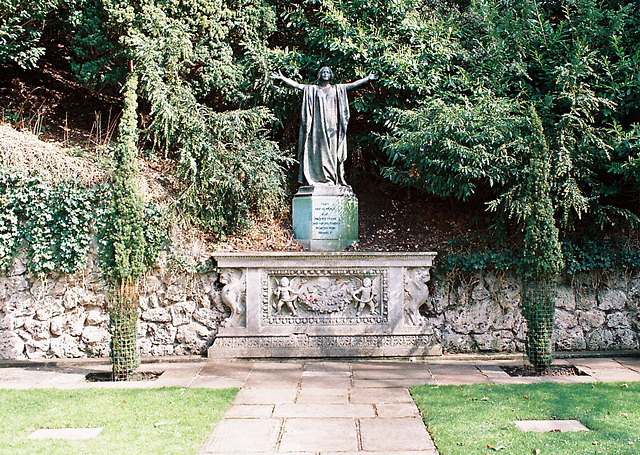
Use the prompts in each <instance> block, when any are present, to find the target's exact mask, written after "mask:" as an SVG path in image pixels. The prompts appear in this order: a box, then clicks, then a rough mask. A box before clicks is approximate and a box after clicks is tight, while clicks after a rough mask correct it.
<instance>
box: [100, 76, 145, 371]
mask: <svg viewBox="0 0 640 455" xmlns="http://www.w3.org/2000/svg"><path fill="white" fill-rule="evenodd" d="M137 86H138V77H137V75H136V74H135V73H134V72H131V73H129V75H128V76H127V82H126V85H125V89H124V109H123V113H122V118H121V119H120V125H119V130H118V132H119V136H118V144H117V147H116V151H115V161H116V170H115V176H114V182H113V195H112V199H111V206H110V223H109V225H108V226H107V233H106V236H105V237H104V239H105V245H104V249H103V258H102V262H103V269H104V270H105V272H106V273H105V274H106V275H107V278H109V279H110V281H111V283H112V284H113V287H114V292H113V295H112V297H111V302H110V306H109V310H110V311H109V315H110V330H111V360H112V364H113V368H112V371H113V379H114V380H128V379H130V378H131V375H132V373H133V371H134V369H135V368H136V367H137V366H138V365H139V362H140V361H139V355H138V348H137V337H136V324H137V319H138V300H139V289H138V281H139V278H140V276H141V275H142V274H143V273H144V271H145V261H144V257H145V248H146V241H145V237H144V231H143V206H142V200H141V198H140V196H139V194H138V189H137V185H136V180H135V176H136V172H137V163H136V155H137V147H136V142H137V138H138V130H137V114H136V109H137V94H136V90H137Z"/></svg>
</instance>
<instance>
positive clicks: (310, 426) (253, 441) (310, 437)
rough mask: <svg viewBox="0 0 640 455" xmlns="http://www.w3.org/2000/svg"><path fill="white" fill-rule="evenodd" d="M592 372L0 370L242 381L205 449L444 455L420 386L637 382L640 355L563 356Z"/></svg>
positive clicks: (292, 367) (229, 367)
mask: <svg viewBox="0 0 640 455" xmlns="http://www.w3.org/2000/svg"><path fill="white" fill-rule="evenodd" d="M556 363H557V364H570V365H574V366H576V367H578V368H580V369H581V370H582V371H584V372H586V373H588V374H589V376H573V377H567V376H564V377H563V376H560V377H555V378H512V377H510V376H509V375H507V374H506V373H505V372H504V371H503V370H502V368H500V367H501V366H503V365H521V364H522V359H519V360H510V361H509V360H507V361H505V360H495V361H481V360H479V361H445V360H440V359H436V360H429V361H426V362H421V361H418V362H407V361H351V362H346V361H312V360H309V361H289V362H269V361H264V362H263V361H260V362H243V361H238V362H221V361H215V362H207V361H204V360H202V361H201V360H198V361H195V362H178V363H149V364H145V365H144V367H143V368H144V369H145V370H149V371H164V373H163V374H162V376H161V377H160V378H159V379H157V380H156V381H140V382H129V383H88V382H86V381H85V380H84V376H85V375H86V374H87V373H88V372H92V371H108V369H109V367H108V366H107V365H98V364H95V363H87V362H84V363H83V362H80V363H78V364H75V365H74V364H71V363H69V362H59V363H57V364H50V365H46V364H44V365H40V366H37V365H33V364H29V363H25V364H20V365H18V366H16V365H15V364H14V365H13V366H11V367H2V366H0V388H17V389H30V388H48V387H56V388H88V387H99V388H122V387H125V388H136V387H147V388H157V387H169V386H179V387H209V388H226V387H240V388H241V390H240V392H239V393H238V395H237V396H236V399H235V401H234V403H233V404H232V406H231V407H230V408H229V410H228V411H227V413H226V414H225V416H224V418H223V420H222V421H221V422H220V423H219V424H218V425H217V426H216V428H215V430H214V432H213V435H212V436H211V438H210V439H209V441H208V442H207V443H206V445H205V447H204V449H203V450H202V454H210V455H214V454H215V455H223V454H233V455H241V454H244V455H271V454H273V455H275V454H289V455H294V454H296V455H310V454H316V455H317V454H320V455H351V454H358V455H367V454H369V455H382V454H388V455H418V454H423V455H430V454H431V455H437V451H436V449H435V446H434V445H433V442H432V441H431V438H430V437H429V434H428V433H427V431H426V429H425V427H424V425H423V423H422V420H421V418H420V415H419V413H418V410H417V408H416V407H415V405H414V404H413V401H412V400H411V396H410V395H409V392H408V390H407V387H410V386H412V385H419V384H433V385H447V384H472V383H533V382H542V381H553V382H564V383H567V382H594V381H604V382H611V381H629V382H630V381H640V358H639V357H622V358H592V359H569V360H559V361H557V362H556Z"/></svg>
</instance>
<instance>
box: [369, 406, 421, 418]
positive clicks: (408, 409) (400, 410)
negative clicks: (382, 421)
mask: <svg viewBox="0 0 640 455" xmlns="http://www.w3.org/2000/svg"><path fill="white" fill-rule="evenodd" d="M376 414H377V415H378V417H420V412H419V411H418V407H417V406H416V405H415V404H414V403H379V404H376Z"/></svg>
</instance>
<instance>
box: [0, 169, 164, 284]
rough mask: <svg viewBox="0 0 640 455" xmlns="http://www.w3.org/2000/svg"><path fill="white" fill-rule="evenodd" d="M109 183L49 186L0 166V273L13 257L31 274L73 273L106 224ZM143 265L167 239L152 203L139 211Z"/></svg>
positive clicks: (38, 178) (159, 214) (39, 179)
mask: <svg viewBox="0 0 640 455" xmlns="http://www.w3.org/2000/svg"><path fill="white" fill-rule="evenodd" d="M111 191H112V189H111V186H110V185H109V184H102V185H98V186H96V187H93V188H87V187H84V186H82V185H80V184H79V183H78V182H76V181H63V182H59V183H52V182H49V181H47V180H45V179H43V178H41V177H39V176H37V175H29V174H27V173H26V172H20V171H15V170H11V169H8V168H0V274H2V275H4V274H7V273H8V272H9V271H10V270H11V267H12V264H13V262H14V259H15V258H16V257H17V256H21V257H24V258H25V260H26V266H27V268H28V269H29V271H30V272H31V273H33V274H34V275H41V276H42V275H50V274H53V273H74V272H77V271H78V270H81V269H82V268H83V267H84V266H85V265H86V263H87V259H88V257H89V253H90V252H91V251H92V248H93V247H94V242H95V240H96V236H97V235H98V233H99V232H100V231H104V226H105V225H106V224H107V223H108V221H107V219H108V213H107V204H108V202H109V200H110V198H111ZM142 226H143V228H144V229H143V232H144V237H145V240H146V243H147V249H146V250H145V258H144V261H145V263H146V264H153V263H154V262H155V261H156V258H157V256H158V253H159V251H160V249H161V248H163V246H164V245H165V244H167V242H168V241H169V237H168V234H167V222H166V219H165V216H164V215H163V213H162V211H161V210H160V209H159V208H158V207H157V206H155V205H154V204H150V203H148V204H146V206H145V207H144V210H143V222H142Z"/></svg>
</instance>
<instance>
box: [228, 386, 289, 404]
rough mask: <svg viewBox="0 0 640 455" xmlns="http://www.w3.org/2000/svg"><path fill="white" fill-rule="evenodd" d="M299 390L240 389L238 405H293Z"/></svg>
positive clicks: (237, 399)
mask: <svg viewBox="0 0 640 455" xmlns="http://www.w3.org/2000/svg"><path fill="white" fill-rule="evenodd" d="M297 394H298V389H296V388H289V389H245V388H243V389H240V391H239V392H238V394H237V395H236V399H235V401H234V403H236V404H282V403H291V404H293V403H294V402H295V400H296V396H297Z"/></svg>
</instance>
